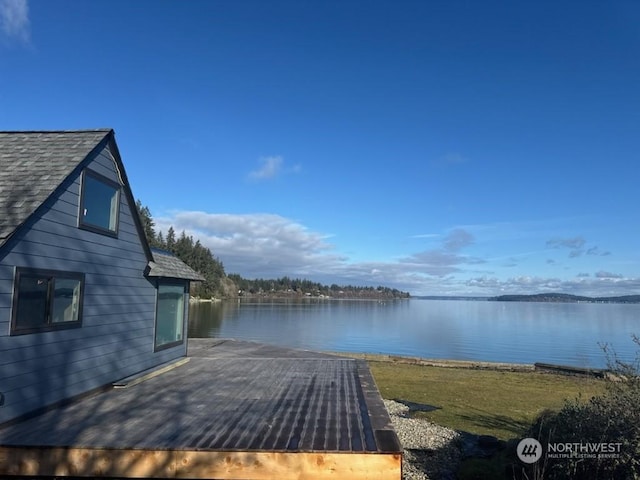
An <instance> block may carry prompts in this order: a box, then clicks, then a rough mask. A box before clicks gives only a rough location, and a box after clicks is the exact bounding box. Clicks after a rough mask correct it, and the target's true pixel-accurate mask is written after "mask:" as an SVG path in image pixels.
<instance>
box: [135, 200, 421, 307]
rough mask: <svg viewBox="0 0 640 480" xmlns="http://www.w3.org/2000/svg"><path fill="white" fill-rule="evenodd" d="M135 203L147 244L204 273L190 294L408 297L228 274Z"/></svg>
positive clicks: (384, 290) (191, 240)
mask: <svg viewBox="0 0 640 480" xmlns="http://www.w3.org/2000/svg"><path fill="white" fill-rule="evenodd" d="M136 207H137V209H138V213H139V215H140V220H141V221H142V227H143V229H144V233H145V235H146V237H147V241H148V242H149V245H151V246H152V247H156V248H161V249H163V250H167V251H169V252H171V253H173V254H174V255H175V256H176V257H178V258H179V259H180V260H182V261H183V262H184V263H186V264H187V265H189V266H190V267H191V268H193V269H194V270H195V271H196V272H198V273H200V274H201V275H202V276H204V277H205V281H204V282H193V283H192V285H191V295H192V296H194V297H201V298H211V297H216V298H230V297H236V296H243V295H261V296H275V297H292V296H293V297H295V296H326V297H336V298H371V299H391V298H409V294H408V293H406V292H401V291H399V290H396V289H395V288H393V289H391V288H387V287H354V286H338V285H335V284H334V285H331V286H327V285H322V284H320V283H316V282H311V281H309V280H302V279H295V280H292V279H290V278H288V277H282V278H279V279H276V280H264V279H256V280H250V279H246V278H242V277H241V276H240V275H238V274H230V275H227V274H226V273H225V270H224V265H223V264H222V262H221V261H220V260H219V259H218V258H216V257H215V256H214V255H213V253H212V252H211V250H210V249H209V248H207V247H205V246H203V245H202V244H201V243H200V240H197V239H196V240H195V241H194V238H193V237H192V236H187V234H186V233H185V232H184V231H183V232H182V233H180V235H176V232H175V230H174V228H173V227H169V229H168V230H167V232H166V234H164V233H162V232H161V231H158V232H156V230H155V222H154V221H153V217H152V216H151V211H150V210H149V208H148V207H146V206H143V205H142V203H141V202H140V200H138V201H137V202H136Z"/></svg>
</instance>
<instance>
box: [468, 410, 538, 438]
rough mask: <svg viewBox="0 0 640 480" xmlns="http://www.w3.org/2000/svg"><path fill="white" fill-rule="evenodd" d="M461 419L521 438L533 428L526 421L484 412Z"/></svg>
mask: <svg viewBox="0 0 640 480" xmlns="http://www.w3.org/2000/svg"><path fill="white" fill-rule="evenodd" d="M460 418H462V419H464V420H466V421H467V422H469V423H471V424H473V425H477V426H478V427H482V428H491V429H494V430H503V431H505V432H508V433H510V434H511V436H513V437H519V436H521V435H522V434H523V433H524V432H526V431H527V429H528V428H529V427H531V423H530V422H527V421H524V420H515V419H514V418H511V417H508V416H506V415H496V414H493V413H489V412H485V411H483V410H475V411H473V410H472V411H471V412H470V413H468V414H465V415H460Z"/></svg>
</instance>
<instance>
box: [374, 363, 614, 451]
mask: <svg viewBox="0 0 640 480" xmlns="http://www.w3.org/2000/svg"><path fill="white" fill-rule="evenodd" d="M369 366H370V368H371V372H372V373H373V376H374V377H375V380H376V383H377V384H378V388H379V389H380V393H381V394H382V397H383V398H387V399H400V400H408V401H411V402H415V403H421V404H426V405H431V406H433V407H436V410H433V411H431V412H419V413H417V414H416V416H419V417H423V418H426V419H428V420H430V421H432V422H434V423H437V424H438V425H442V426H444V427H449V428H452V429H455V430H464V431H467V432H471V433H475V434H480V435H494V436H496V437H498V438H499V439H502V440H507V439H510V438H516V437H519V436H521V435H522V434H523V433H524V432H525V430H526V429H527V428H528V427H529V426H530V425H531V424H532V423H533V422H534V420H535V419H536V417H537V416H538V415H539V414H540V413H541V412H542V411H544V410H547V409H552V410H556V409H559V408H560V407H562V405H563V402H564V400H565V399H573V398H576V397H577V396H578V395H582V397H583V398H584V399H589V398H591V397H592V396H593V395H596V394H600V393H602V392H603V390H604V382H603V381H602V380H597V379H594V378H586V377H571V376H563V375H554V374H548V373H537V372H511V371H495V370H476V369H465V368H444V367H431V366H422V365H410V364H402V363H393V362H385V361H371V360H370V361H369Z"/></svg>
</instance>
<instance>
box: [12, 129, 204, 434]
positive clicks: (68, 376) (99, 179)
mask: <svg viewBox="0 0 640 480" xmlns="http://www.w3.org/2000/svg"><path fill="white" fill-rule="evenodd" d="M190 280H203V278H202V277H201V276H200V275H199V274H198V273H196V272H194V271H193V270H192V269H191V268H189V267H188V266H187V265H185V264H184V263H183V262H181V261H180V260H179V259H178V258H176V257H174V256H172V255H171V254H170V253H168V252H162V251H156V250H151V249H150V248H149V245H148V244H147V240H146V238H145V235H144V231H143V228H142V224H141V222H140V218H139V216H138V213H137V210H136V207H135V202H134V198H133V195H132V193H131V188H130V186H129V182H128V180H127V175H126V173H125V169H124V165H123V164H122V160H121V158H120V154H119V152H118V148H117V145H116V141H115V137H114V132H113V130H110V129H105V130H83V131H47V132H0V424H1V423H3V422H6V421H8V420H11V419H14V418H16V417H19V416H21V415H24V414H28V413H32V412H34V411H37V410H39V409H42V408H44V407H47V406H49V405H52V404H55V403H58V402H60V401H64V400H65V399H68V398H71V397H74V396H76V395H80V394H84V393H87V392H90V391H92V390H94V389H98V388H101V387H103V386H105V385H109V384H111V383H112V382H114V381H117V380H119V379H121V378H124V377H127V376H130V375H133V374H135V373H138V372H140V371H143V370H146V369H149V368H152V367H155V366H157V365H160V364H162V363H165V362H168V361H171V360H174V359H176V358H178V357H181V356H184V355H186V349H187V345H186V340H185V337H186V329H187V317H188V301H187V300H188V291H189V281H190Z"/></svg>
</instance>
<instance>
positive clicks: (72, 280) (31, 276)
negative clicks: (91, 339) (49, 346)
mask: <svg viewBox="0 0 640 480" xmlns="http://www.w3.org/2000/svg"><path fill="white" fill-rule="evenodd" d="M83 290H84V275H83V274H82V273H74V272H59V271H53V270H40V269H33V268H18V269H17V270H16V278H15V285H14V294H13V312H12V317H11V333H12V334H13V335H18V334H22V333H34V332H42V331H48V330H54V329H58V328H69V327H79V326H80V325H81V323H82V297H83Z"/></svg>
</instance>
